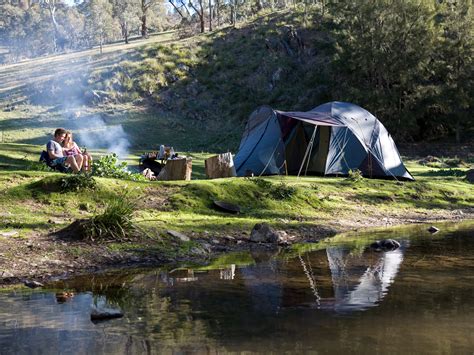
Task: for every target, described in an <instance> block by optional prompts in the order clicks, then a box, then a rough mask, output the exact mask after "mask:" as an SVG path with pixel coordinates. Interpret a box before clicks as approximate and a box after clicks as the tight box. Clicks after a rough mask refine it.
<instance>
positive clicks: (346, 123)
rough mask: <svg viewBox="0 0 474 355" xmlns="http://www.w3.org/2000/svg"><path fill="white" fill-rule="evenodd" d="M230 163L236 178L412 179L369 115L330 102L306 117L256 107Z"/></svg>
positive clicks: (383, 131) (390, 141)
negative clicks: (356, 175) (358, 175)
mask: <svg viewBox="0 0 474 355" xmlns="http://www.w3.org/2000/svg"><path fill="white" fill-rule="evenodd" d="M234 163H235V167H236V171H237V175H238V176H245V175H248V174H250V173H253V174H256V175H275V174H294V175H300V174H310V175H347V174H349V171H350V170H355V169H358V170H360V171H361V172H362V174H363V175H364V176H366V177H374V178H393V179H398V180H414V179H413V177H412V176H411V174H410V173H409V172H408V171H407V169H406V168H405V166H404V165H403V163H402V160H401V158H400V154H399V152H398V150H397V147H396V146H395V142H394V141H393V139H392V137H391V136H390V134H389V133H388V132H387V130H386V129H385V127H384V126H383V125H382V123H381V122H380V121H379V120H378V119H377V118H376V117H375V116H373V115H372V114H371V113H370V112H368V111H366V110H364V109H363V108H361V107H359V106H357V105H354V104H351V103H346V102H337V101H334V102H329V103H326V104H323V105H320V106H318V107H316V108H315V109H313V110H311V111H308V112H283V111H277V110H273V109H272V108H271V107H269V106H261V107H259V108H257V109H256V110H255V111H254V112H253V113H252V114H251V115H250V118H249V120H248V122H247V125H246V126H245V131H244V134H243V136H242V140H241V142H240V146H239V151H238V152H237V154H236V156H235V158H234Z"/></svg>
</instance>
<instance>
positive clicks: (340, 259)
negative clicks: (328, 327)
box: [326, 243, 406, 311]
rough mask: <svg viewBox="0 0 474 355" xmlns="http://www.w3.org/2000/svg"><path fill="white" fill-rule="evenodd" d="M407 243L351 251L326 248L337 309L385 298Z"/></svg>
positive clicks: (362, 306) (359, 307)
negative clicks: (382, 249) (384, 248)
mask: <svg viewBox="0 0 474 355" xmlns="http://www.w3.org/2000/svg"><path fill="white" fill-rule="evenodd" d="M405 244H406V243H402V245H401V247H400V248H398V249H396V250H393V251H387V252H378V253H376V252H373V251H368V252H364V253H362V254H360V255H356V256H354V255H352V254H351V251H350V250H349V249H346V248H341V247H339V248H337V247H329V248H327V249H326V253H327V258H328V262H329V268H330V269H331V276H332V283H333V288H334V305H333V307H334V309H335V310H336V311H349V310H364V309H367V308H369V307H373V306H376V305H377V304H378V303H379V302H381V301H382V300H383V298H384V297H385V295H386V294H387V292H388V288H389V286H390V284H391V283H392V282H393V281H394V280H395V277H396V276H397V273H398V270H399V268H400V265H401V263H402V261H403V253H404V251H405Z"/></svg>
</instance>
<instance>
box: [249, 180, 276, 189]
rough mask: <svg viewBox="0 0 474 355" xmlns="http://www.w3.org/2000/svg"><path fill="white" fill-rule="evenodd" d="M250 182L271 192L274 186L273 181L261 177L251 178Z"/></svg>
mask: <svg viewBox="0 0 474 355" xmlns="http://www.w3.org/2000/svg"><path fill="white" fill-rule="evenodd" d="M249 180H250V181H252V182H253V183H254V184H255V185H257V186H258V187H259V188H261V189H265V190H270V189H271V188H272V186H273V184H272V182H271V181H268V180H265V179H262V178H259V177H254V178H249Z"/></svg>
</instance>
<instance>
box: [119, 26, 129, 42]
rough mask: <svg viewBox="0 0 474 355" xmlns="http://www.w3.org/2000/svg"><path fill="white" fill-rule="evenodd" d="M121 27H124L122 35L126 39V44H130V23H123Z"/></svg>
mask: <svg viewBox="0 0 474 355" xmlns="http://www.w3.org/2000/svg"><path fill="white" fill-rule="evenodd" d="M120 27H122V36H123V38H124V39H125V44H128V23H127V22H124V23H121V24H120Z"/></svg>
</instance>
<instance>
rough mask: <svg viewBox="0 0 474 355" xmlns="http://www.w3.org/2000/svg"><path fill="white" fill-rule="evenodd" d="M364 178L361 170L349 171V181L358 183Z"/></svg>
mask: <svg viewBox="0 0 474 355" xmlns="http://www.w3.org/2000/svg"><path fill="white" fill-rule="evenodd" d="M363 178H364V177H363V176H362V172H361V171H360V170H359V169H354V170H349V175H348V176H347V180H350V181H354V182H356V181H360V180H362V179H363Z"/></svg>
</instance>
